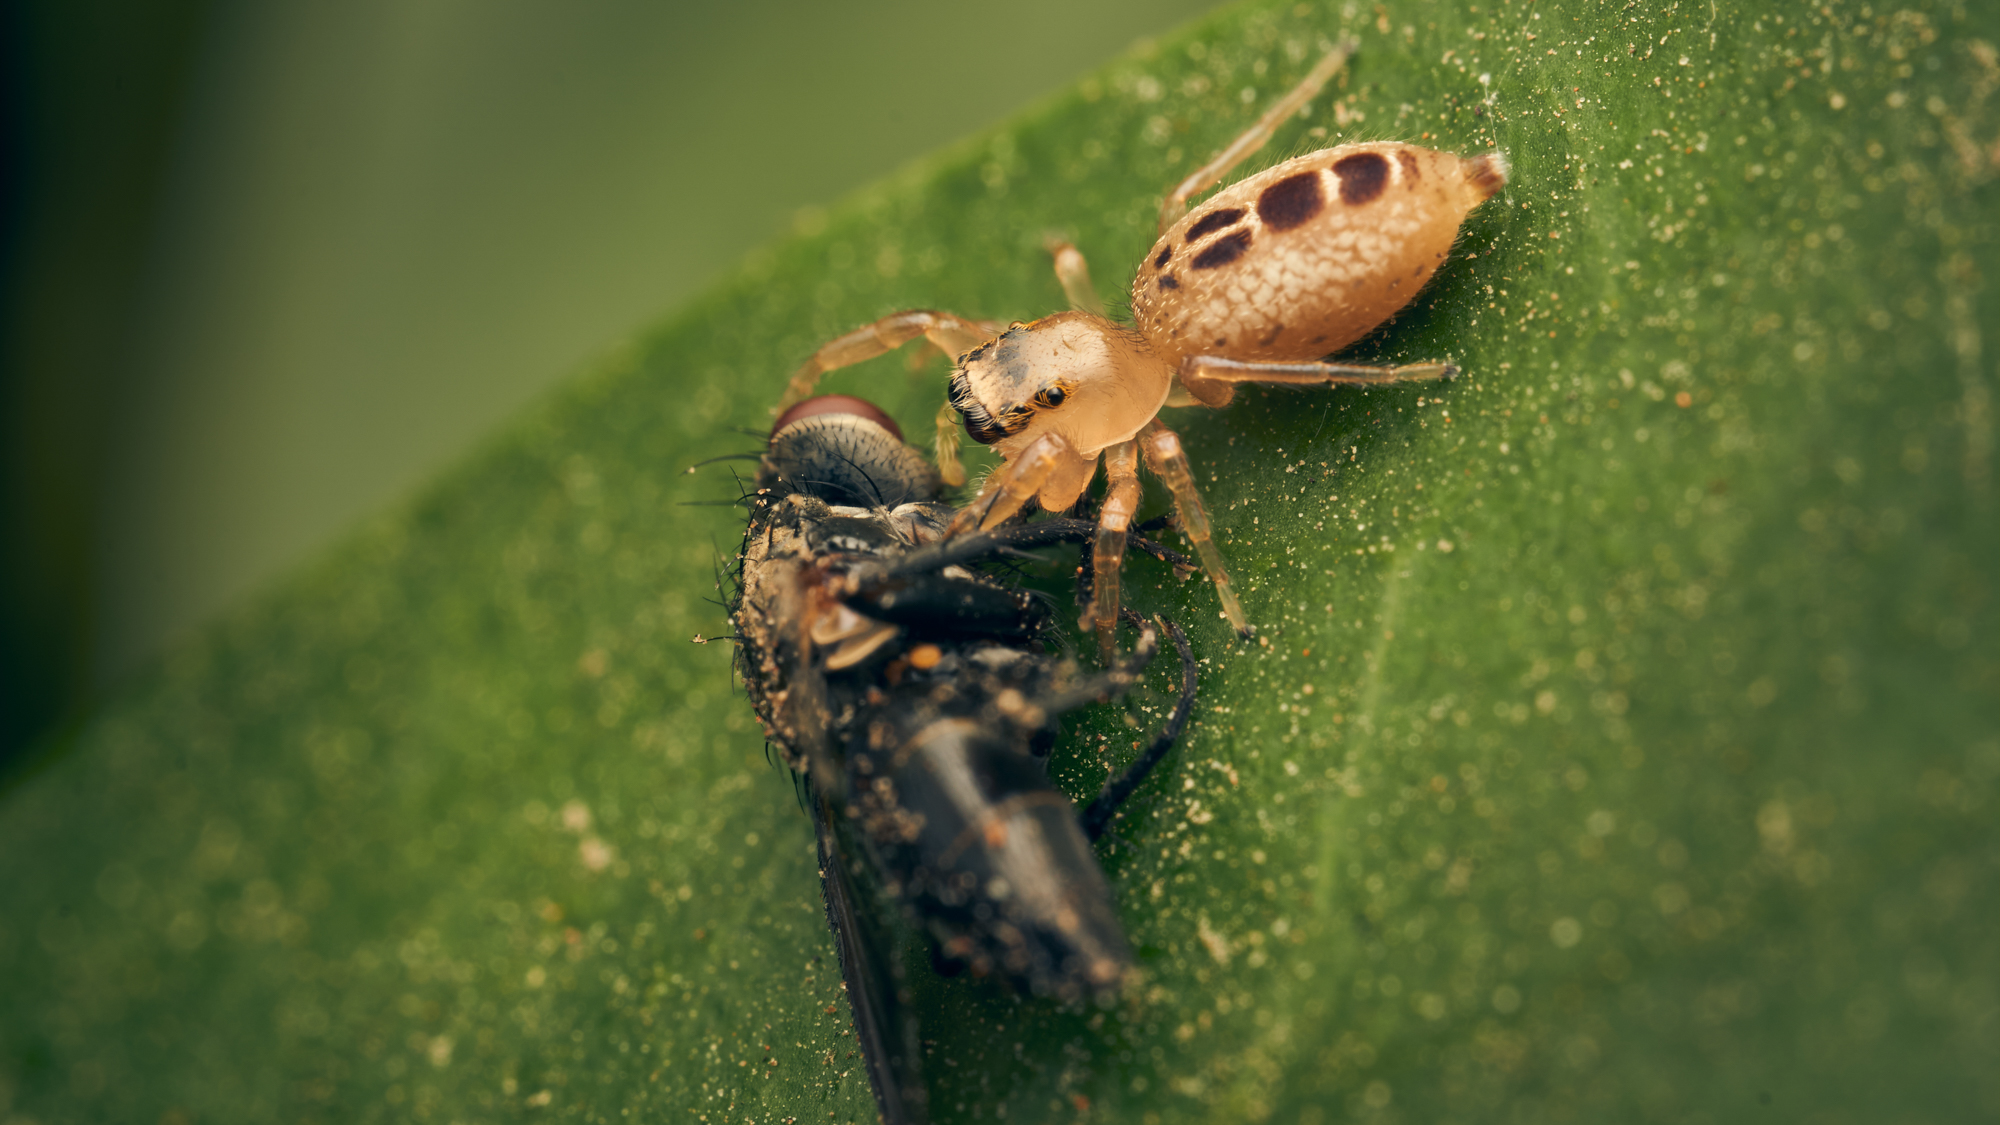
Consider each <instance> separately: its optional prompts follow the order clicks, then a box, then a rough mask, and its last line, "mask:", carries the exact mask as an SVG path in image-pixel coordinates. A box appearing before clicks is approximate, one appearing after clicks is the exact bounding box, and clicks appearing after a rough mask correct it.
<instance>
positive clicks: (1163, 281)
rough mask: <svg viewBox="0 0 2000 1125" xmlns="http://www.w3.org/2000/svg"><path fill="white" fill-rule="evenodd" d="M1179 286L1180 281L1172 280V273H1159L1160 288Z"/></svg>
mask: <svg viewBox="0 0 2000 1125" xmlns="http://www.w3.org/2000/svg"><path fill="white" fill-rule="evenodd" d="M1180 287H1181V283H1180V282H1179V281H1176V280H1174V275H1173V274H1170V273H1163V274H1161V275H1160V288H1162V289H1179V288H1180Z"/></svg>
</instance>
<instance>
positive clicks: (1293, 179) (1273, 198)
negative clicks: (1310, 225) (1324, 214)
mask: <svg viewBox="0 0 2000 1125" xmlns="http://www.w3.org/2000/svg"><path fill="white" fill-rule="evenodd" d="M1325 207H1326V192H1325V191H1324V190H1323V189H1322V188H1321V187H1320V184H1319V172H1318V171H1316V170H1315V171H1311V172H1300V173H1299V174H1298V175H1296V176H1286V177H1285V178H1284V179H1282V180H1279V181H1278V182H1277V183H1275V184H1272V185H1271V186H1270V187H1267V188H1265V189H1264V191H1263V193H1262V194H1261V195H1259V196H1258V197H1257V217H1258V218H1260V219H1262V220H1264V225H1265V226H1266V227H1267V228H1269V229H1271V230H1291V229H1292V228H1293V227H1295V226H1298V225H1299V224H1301V223H1303V222H1305V221H1306V220H1307V219H1310V218H1312V217H1313V216H1314V215H1317V214H1319V213H1320V211H1322V210H1323V209H1325Z"/></svg>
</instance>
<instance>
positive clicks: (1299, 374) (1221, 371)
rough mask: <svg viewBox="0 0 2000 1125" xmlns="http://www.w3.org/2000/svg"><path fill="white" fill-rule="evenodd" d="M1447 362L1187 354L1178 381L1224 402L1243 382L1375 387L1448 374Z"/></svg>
mask: <svg viewBox="0 0 2000 1125" xmlns="http://www.w3.org/2000/svg"><path fill="white" fill-rule="evenodd" d="M1457 374H1458V368H1456V367H1454V366H1452V365H1451V364H1449V363H1406V364H1404V365H1402V366H1401V367H1357V366H1354V365H1352V364H1346V363H1277V362H1269V361H1262V360H1254V359H1229V358H1226V357H1224V356H1218V355H1191V356H1189V357H1187V358H1186V359H1184V360H1182V361H1181V368H1180V385H1181V386H1182V387H1184V388H1186V390H1187V392H1188V393H1189V394H1191V395H1193V396H1194V397H1195V398H1196V399H1197V400H1199V401H1200V402H1201V403H1202V404H1203V405H1205V406H1227V405H1229V400H1230V399H1231V398H1234V397H1235V395H1236V388H1237V386H1238V385H1239V384H1242V383H1265V384H1270V385H1273V386H1287V387H1379V386H1383V385H1386V384H1391V383H1424V382H1429V381H1431V380H1434V379H1449V378H1451V377H1452V376H1454V375H1457Z"/></svg>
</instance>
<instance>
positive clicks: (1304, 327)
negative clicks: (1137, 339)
mask: <svg viewBox="0 0 2000 1125" xmlns="http://www.w3.org/2000/svg"><path fill="white" fill-rule="evenodd" d="M1506 180H1507V166H1506V161H1505V160H1504V158H1502V157H1501V156H1500V155H1499V154H1498V153H1493V154H1490V155H1487V156H1479V157H1474V158H1471V159H1465V158H1462V157H1459V156H1455V155H1453V154H1451V153H1444V152H1437V151H1434V150H1431V149H1426V148H1418V147H1416V146H1415V145H1406V144H1399V143H1394V142H1387V143H1371V144H1357V145H1341V146H1339V147H1337V148H1330V149H1323V150H1321V151H1319V152H1315V153H1310V154H1308V155H1305V156H1301V157H1298V158H1296V159H1293V160H1288V161H1286V162H1284V163H1283V164H1280V165H1278V166H1276V167H1274V168H1269V169H1266V170H1265V171H1263V172H1260V173H1258V174H1257V175H1255V176H1251V177H1250V178H1248V179H1246V180H1243V181H1241V182H1239V183H1236V184H1233V185H1231V186H1230V187H1227V188H1225V189H1223V190H1222V191H1220V192H1217V193H1216V194H1215V195H1214V196H1213V197H1211V198H1210V199H1208V200H1207V201H1206V202H1204V203H1203V204H1202V205H1201V206H1199V207H1197V208H1195V209H1194V210H1193V211H1191V212H1189V213H1188V214H1187V215H1185V216H1184V217H1182V219H1181V220H1180V221H1179V222H1177V223H1175V224H1174V225H1173V227H1171V228H1169V229H1168V231H1167V233H1166V234H1164V235H1162V236H1161V237H1160V240H1159V241H1158V242H1156V243H1154V244H1153V249H1152V251H1151V252H1150V253H1149V254H1148V255H1147V257H1146V262H1145V264H1144V265H1142V266H1140V267H1139V275H1138V277H1137V278H1135V279H1134V281H1133V284H1132V313H1133V316H1134V318H1135V319H1136V321H1137V323H1138V328H1139V331H1140V332H1141V333H1143V334H1144V335H1145V336H1146V338H1147V340H1148V341H1149V342H1150V343H1151V344H1152V347H1153V350H1154V352H1155V353H1156V354H1158V355H1159V356H1160V357H1161V358H1162V359H1165V360H1167V361H1169V362H1170V363H1176V364H1177V363H1178V362H1179V361H1180V359H1181V358H1182V357H1184V356H1188V355H1202V354H1206V355H1223V356H1229V357H1231V358H1236V359H1261V360H1275V361H1298V360H1310V359H1317V358H1319V357H1320V356H1324V355H1327V354H1330V353H1332V352H1334V351H1337V350H1339V349H1340V348H1343V347H1345V346H1346V345H1348V344H1351V343H1353V342H1354V341H1355V340H1358V339H1360V338H1361V337H1362V336H1364V335H1367V334H1368V332H1369V331H1370V330H1372V329H1373V328H1374V327H1375V326H1376V325H1378V324H1380V323H1382V322H1383V321H1384V320H1387V319H1388V318H1389V317H1390V316H1391V315H1392V314H1394V313H1395V312H1396V310H1398V309H1400V308H1402V307H1403V306H1404V305H1406V304H1408V303H1409V301H1410V299H1411V298H1412V297H1414V296H1416V293H1417V291H1418V290H1419V289H1421V288H1423V286H1424V283H1425V282H1427V281H1429V280H1430V277H1431V275H1432V274H1433V273H1435V272H1436V271H1437V269H1438V267H1439V266H1441V265H1443V264H1444V260H1445V257H1446V255H1448V254H1449V253H1450V251H1451V245H1452V242H1453V240H1454V239H1456V238H1457V237H1458V227H1459V223H1460V222H1461V221H1463V219H1464V218H1465V215H1466V213H1467V212H1469V211H1471V210H1472V208H1474V207H1476V206H1478V205H1479V204H1480V203H1481V202H1483V201H1484V200H1486V199H1487V198H1489V197H1490V196H1492V195H1493V193H1494V192H1496V191H1498V190H1500V188H1501V187H1502V186H1503V185H1504V184H1505V183H1506Z"/></svg>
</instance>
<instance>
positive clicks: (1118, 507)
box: [1081, 441, 1139, 664]
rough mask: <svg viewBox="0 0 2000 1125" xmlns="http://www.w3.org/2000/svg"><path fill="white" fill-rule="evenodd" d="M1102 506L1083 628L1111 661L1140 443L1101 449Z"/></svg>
mask: <svg viewBox="0 0 2000 1125" xmlns="http://www.w3.org/2000/svg"><path fill="white" fill-rule="evenodd" d="M1104 483H1105V488H1104V507H1103V508H1102V509H1101V510H1100V511H1099V512H1098V514H1097V545H1096V548H1095V549H1094V550H1093V551H1092V552H1091V559H1090V561H1091V570H1092V584H1091V585H1092V593H1091V614H1090V618H1089V620H1087V621H1084V622H1082V623H1081V624H1082V626H1083V627H1084V628H1094V629H1095V630H1096V631H1097V652H1098V655H1099V656H1100V657H1102V658H1103V660H1104V661H1105V663H1107V664H1108V663H1110V662H1111V653H1112V649H1113V641H1114V640H1115V638H1116V635H1117V632H1118V571H1119V568H1120V567H1121V566H1123V565H1124V562H1125V534H1126V531H1127V530H1128V529H1129V528H1130V527H1131V526H1132V516H1133V515H1134V514H1135V513H1137V512H1138V510H1139V443H1138V442H1137V441H1121V442H1119V443H1118V444H1117V445H1114V446H1112V447H1111V448H1109V449H1107V450H1105V451H1104Z"/></svg>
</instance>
